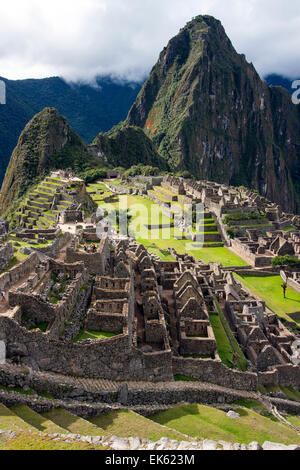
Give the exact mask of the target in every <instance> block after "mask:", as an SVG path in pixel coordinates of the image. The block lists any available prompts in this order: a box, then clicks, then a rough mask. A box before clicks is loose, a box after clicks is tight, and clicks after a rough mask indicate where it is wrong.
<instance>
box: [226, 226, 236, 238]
mask: <svg viewBox="0 0 300 470" xmlns="http://www.w3.org/2000/svg"><path fill="white" fill-rule="evenodd" d="M238 234H239V230H238V229H236V228H233V227H232V228H228V229H227V235H228V236H229V238H231V240H233V239H234V238H235V237H237V236H238Z"/></svg>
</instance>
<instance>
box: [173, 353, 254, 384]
mask: <svg viewBox="0 0 300 470" xmlns="http://www.w3.org/2000/svg"><path fill="white" fill-rule="evenodd" d="M173 372H174V375H176V374H182V375H186V376H188V377H194V378H195V379H199V380H200V381H201V382H209V383H214V384H217V385H221V386H222V387H229V388H233V389H236V390H254V391H256V390H257V387H258V379H257V375H256V374H253V373H250V372H238V371H236V370H231V369H229V368H228V367H226V366H225V365H224V364H222V362H218V361H213V360H210V359H192V358H182V357H173Z"/></svg>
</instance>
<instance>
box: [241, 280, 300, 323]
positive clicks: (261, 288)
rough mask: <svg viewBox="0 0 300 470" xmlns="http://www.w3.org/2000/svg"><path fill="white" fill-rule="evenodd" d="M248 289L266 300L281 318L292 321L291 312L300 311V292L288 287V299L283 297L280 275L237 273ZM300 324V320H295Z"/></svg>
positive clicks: (269, 306) (268, 305)
mask: <svg viewBox="0 0 300 470" xmlns="http://www.w3.org/2000/svg"><path fill="white" fill-rule="evenodd" d="M235 276H236V278H237V279H239V280H240V281H241V282H242V283H243V284H244V285H245V286H246V287H248V289H250V290H251V291H252V292H253V293H254V294H256V295H257V296H258V297H260V298H261V299H262V300H264V301H265V302H266V305H267V307H268V308H269V309H270V310H272V312H274V313H276V314H277V315H278V316H279V317H280V318H283V319H285V320H288V321H291V317H290V316H289V314H292V313H295V312H299V311H300V294H298V293H297V292H296V291H295V290H294V289H292V288H290V287H288V289H287V292H286V299H284V298H283V290H282V287H281V285H282V279H281V277H280V276H266V277H254V276H245V275H243V276H241V275H237V274H235ZM295 321H296V323H297V324H298V326H300V320H295Z"/></svg>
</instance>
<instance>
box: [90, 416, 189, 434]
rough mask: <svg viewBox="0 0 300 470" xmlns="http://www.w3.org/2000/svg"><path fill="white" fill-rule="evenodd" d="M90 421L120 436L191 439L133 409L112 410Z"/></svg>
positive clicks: (107, 431)
mask: <svg viewBox="0 0 300 470" xmlns="http://www.w3.org/2000/svg"><path fill="white" fill-rule="evenodd" d="M90 422H91V423H93V424H94V425H96V426H99V427H100V428H101V429H104V431H105V432H106V433H109V434H112V435H115V436H119V437H139V438H141V439H150V440H152V441H158V440H159V439H161V438H162V437H168V438H169V439H174V440H177V441H183V440H185V441H186V440H189V439H187V438H186V436H184V435H183V434H181V433H180V432H178V431H176V430H172V429H167V428H163V427H162V426H161V425H160V424H158V423H156V422H154V421H150V420H149V419H147V418H144V417H143V416H140V415H137V414H136V413H133V412H132V411H129V410H128V411H125V410H124V411H112V412H111V413H106V414H103V415H100V416H97V417H96V418H91V419H90Z"/></svg>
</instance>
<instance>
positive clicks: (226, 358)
mask: <svg viewBox="0 0 300 470" xmlns="http://www.w3.org/2000/svg"><path fill="white" fill-rule="evenodd" d="M215 303H216V305H217V310H218V315H215V314H210V315H209V320H210V323H211V326H212V328H213V331H214V335H215V338H216V342H217V350H218V354H219V356H220V359H221V361H222V362H223V364H225V365H226V366H227V367H230V368H232V367H233V366H234V367H235V368H236V369H238V370H240V371H246V370H247V361H246V358H245V356H244V354H243V353H242V351H241V349H240V347H239V345H238V342H237V340H236V339H235V337H234V335H233V333H232V331H231V329H230V327H229V325H228V323H227V320H226V318H225V316H224V314H223V312H222V310H221V308H220V305H219V303H218V302H217V300H216V299H215Z"/></svg>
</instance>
